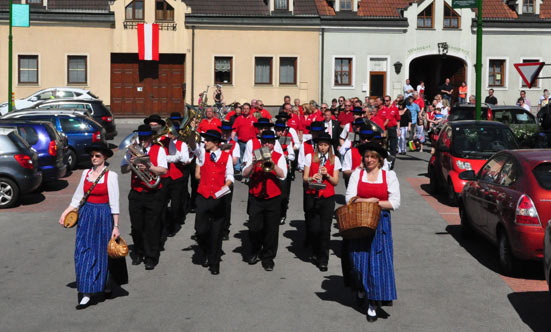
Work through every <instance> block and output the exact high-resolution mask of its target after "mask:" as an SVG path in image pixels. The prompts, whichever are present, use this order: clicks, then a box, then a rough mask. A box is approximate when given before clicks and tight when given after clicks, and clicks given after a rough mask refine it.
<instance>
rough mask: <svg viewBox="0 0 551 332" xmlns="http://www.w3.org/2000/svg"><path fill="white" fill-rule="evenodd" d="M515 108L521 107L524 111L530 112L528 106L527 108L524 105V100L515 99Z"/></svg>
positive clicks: (526, 105)
mask: <svg viewBox="0 0 551 332" xmlns="http://www.w3.org/2000/svg"><path fill="white" fill-rule="evenodd" d="M517 106H519V107H522V108H524V109H525V110H527V111H528V112H530V106H528V104H526V102H525V101H524V98H519V99H517Z"/></svg>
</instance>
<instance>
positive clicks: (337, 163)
mask: <svg viewBox="0 0 551 332" xmlns="http://www.w3.org/2000/svg"><path fill="white" fill-rule="evenodd" d="M318 155H320V157H321V154H318ZM326 157H327V162H328V161H329V156H328V155H326ZM334 159H335V160H334V161H333V166H334V170H335V171H338V170H340V169H341V161H340V160H339V158H337V157H335V158H334ZM327 162H326V163H327ZM310 165H312V155H311V154H309V155H307V156H306V157H305V158H304V166H305V167H310ZM331 176H333V174H331Z"/></svg>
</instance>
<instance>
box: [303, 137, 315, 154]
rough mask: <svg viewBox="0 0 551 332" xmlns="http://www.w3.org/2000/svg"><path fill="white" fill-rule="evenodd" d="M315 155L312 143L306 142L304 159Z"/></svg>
mask: <svg viewBox="0 0 551 332" xmlns="http://www.w3.org/2000/svg"><path fill="white" fill-rule="evenodd" d="M313 153H314V146H312V143H310V141H308V142H304V157H306V156H307V155H309V154H313Z"/></svg>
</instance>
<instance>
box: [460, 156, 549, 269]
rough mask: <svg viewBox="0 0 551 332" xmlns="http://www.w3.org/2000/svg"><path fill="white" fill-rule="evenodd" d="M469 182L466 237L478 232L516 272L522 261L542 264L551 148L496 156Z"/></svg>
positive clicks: (463, 210)
mask: <svg viewBox="0 0 551 332" xmlns="http://www.w3.org/2000/svg"><path fill="white" fill-rule="evenodd" d="M460 177H461V178H462V179H464V180H469V182H468V183H467V184H466V185H465V188H464V189H463V192H462V193H461V198H460V200H459V214H460V216H461V226H462V233H463V234H464V235H466V236H468V235H470V234H471V233H472V231H473V230H475V231H476V232H478V233H480V234H482V235H483V236H484V237H486V238H488V239H489V240H490V241H491V242H493V243H494V244H496V245H497V246H498V248H499V250H498V253H499V265H500V267H501V269H502V271H503V272H504V273H506V274H512V273H514V272H515V267H516V263H517V261H516V260H517V259H523V260H541V259H542V258H543V237H544V234H545V228H546V226H547V224H548V223H549V219H551V150H549V149H545V150H544V149H542V150H514V151H502V152H499V153H496V154H495V155H494V156H493V157H492V158H491V159H489V160H488V162H487V163H486V164H485V165H484V166H483V167H482V169H481V170H480V172H478V174H476V175H475V173H474V172H472V171H471V172H464V173H462V174H461V175H460Z"/></svg>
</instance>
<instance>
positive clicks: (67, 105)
mask: <svg viewBox="0 0 551 332" xmlns="http://www.w3.org/2000/svg"><path fill="white" fill-rule="evenodd" d="M34 107H35V108H38V109H69V110H87V111H88V112H87V113H88V114H89V115H90V116H91V117H92V118H93V119H94V120H96V122H97V123H99V124H100V125H102V126H103V128H105V131H106V132H107V137H106V139H108V140H110V139H113V138H115V136H117V126H116V125H115V118H114V117H113V113H111V111H110V110H109V109H108V108H107V107H106V106H105V105H104V104H103V101H101V100H99V99H95V100H74V99H72V100H71V99H55V100H45V101H42V102H40V103H38V104H36V105H35V106H34Z"/></svg>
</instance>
